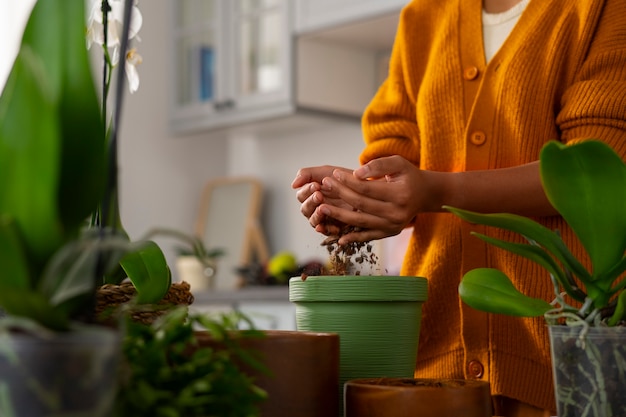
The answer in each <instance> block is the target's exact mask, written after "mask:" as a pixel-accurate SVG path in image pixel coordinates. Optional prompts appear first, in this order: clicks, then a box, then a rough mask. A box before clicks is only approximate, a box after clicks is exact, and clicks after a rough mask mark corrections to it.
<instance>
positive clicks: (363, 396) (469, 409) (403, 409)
mask: <svg viewBox="0 0 626 417" xmlns="http://www.w3.org/2000/svg"><path fill="white" fill-rule="evenodd" d="M344 395H345V399H344V404H345V409H344V410H345V414H344V415H345V417H363V416H368V417H408V416H416V417H417V416H419V417H442V416H463V417H491V416H492V409H491V395H490V393H489V383H487V382H484V381H472V380H454V379H452V380H448V379H441V380H439V379H413V378H368V379H354V380H350V381H348V382H347V383H346V384H345V394H344Z"/></svg>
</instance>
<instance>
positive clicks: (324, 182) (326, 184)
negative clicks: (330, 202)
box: [322, 178, 332, 191]
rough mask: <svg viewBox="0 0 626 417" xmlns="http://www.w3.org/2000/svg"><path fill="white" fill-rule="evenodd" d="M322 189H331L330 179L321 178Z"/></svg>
mask: <svg viewBox="0 0 626 417" xmlns="http://www.w3.org/2000/svg"><path fill="white" fill-rule="evenodd" d="M322 189H323V190H325V191H330V190H332V186H331V184H330V180H329V179H328V178H324V179H323V180H322Z"/></svg>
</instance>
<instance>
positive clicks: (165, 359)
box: [116, 307, 268, 417]
mask: <svg viewBox="0 0 626 417" xmlns="http://www.w3.org/2000/svg"><path fill="white" fill-rule="evenodd" d="M242 320H244V321H245V322H246V323H247V325H248V326H249V328H250V329H251V330H239V331H237V332H236V333H233V331H235V330H236V329H237V328H238V324H239V322H240V321H242ZM127 325H128V330H127V333H126V337H125V340H124V345H123V349H124V358H125V364H124V366H123V368H122V369H124V371H125V372H124V374H123V375H122V384H121V385H120V387H119V391H118V396H117V400H116V407H117V414H116V415H117V416H118V417H125V416H128V417H143V416H146V417H148V416H150V417H205V416H220V417H251V416H255V415H258V410H257V406H258V405H259V404H260V402H261V401H264V400H265V399H266V397H267V394H266V393H265V391H264V390H262V389H261V388H259V387H257V386H256V385H254V380H253V379H252V377H250V376H249V375H248V374H247V373H246V372H245V371H243V370H242V365H245V366H248V367H249V368H250V369H257V370H261V371H263V372H268V370H267V369H265V368H264V365H263V364H262V363H261V362H260V361H259V359H258V358H257V357H255V356H254V352H253V351H247V350H245V349H243V348H242V347H241V346H239V344H238V342H237V338H239V337H263V336H264V334H263V333H262V332H260V331H257V330H254V328H253V326H252V323H251V322H250V321H249V320H248V319H247V318H246V317H245V316H242V315H238V314H232V315H228V314H224V315H219V316H215V317H211V316H208V315H203V314H190V315H189V316H187V310H186V309H185V308H180V307H179V308H175V309H173V310H171V311H169V312H168V313H167V314H166V315H165V316H163V317H161V318H160V319H159V320H157V321H156V322H155V323H154V324H153V325H151V326H146V325H143V324H140V323H137V322H133V321H129V322H128V323H127ZM199 329H202V330H204V331H206V332H207V333H208V334H209V335H210V336H211V338H212V339H213V340H214V341H215V343H214V344H212V345H211V346H200V345H199V343H198V339H197V335H198V330H199ZM234 334H236V335H237V338H236V337H234V336H233V335H234Z"/></svg>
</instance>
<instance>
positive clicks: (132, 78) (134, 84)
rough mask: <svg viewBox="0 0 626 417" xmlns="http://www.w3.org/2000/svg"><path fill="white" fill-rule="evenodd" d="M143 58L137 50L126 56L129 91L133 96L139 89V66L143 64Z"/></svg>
mask: <svg viewBox="0 0 626 417" xmlns="http://www.w3.org/2000/svg"><path fill="white" fill-rule="evenodd" d="M142 61H143V58H142V57H141V55H139V54H138V53H137V50H136V49H135V48H131V49H130V50H129V51H128V53H127V54H126V78H128V89H129V90H130V92H131V94H132V93H134V92H135V91H137V89H139V73H138V72H137V65H139V64H141V62H142Z"/></svg>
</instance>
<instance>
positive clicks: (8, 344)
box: [0, 327, 121, 417]
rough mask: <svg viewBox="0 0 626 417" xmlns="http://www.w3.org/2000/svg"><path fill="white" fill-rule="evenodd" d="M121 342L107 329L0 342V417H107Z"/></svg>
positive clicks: (25, 336) (12, 335)
mask: <svg viewBox="0 0 626 417" xmlns="http://www.w3.org/2000/svg"><path fill="white" fill-rule="evenodd" d="M120 343H121V342H120V337H119V335H118V333H117V332H116V331H114V330H112V329H108V328H104V327H103V328H98V327H86V328H84V329H81V330H80V331H78V330H77V331H72V332H69V333H62V334H54V335H52V336H51V337H46V338H44V337H39V336H33V335H30V334H23V333H20V334H17V333H4V334H2V336H1V337H0V393H1V395H0V415H1V416H12V417H43V416H72V417H74V416H75V417H109V416H110V415H111V412H112V407H113V402H114V399H115V394H116V388H117V369H118V364H119V360H120V356H121V348H120Z"/></svg>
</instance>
